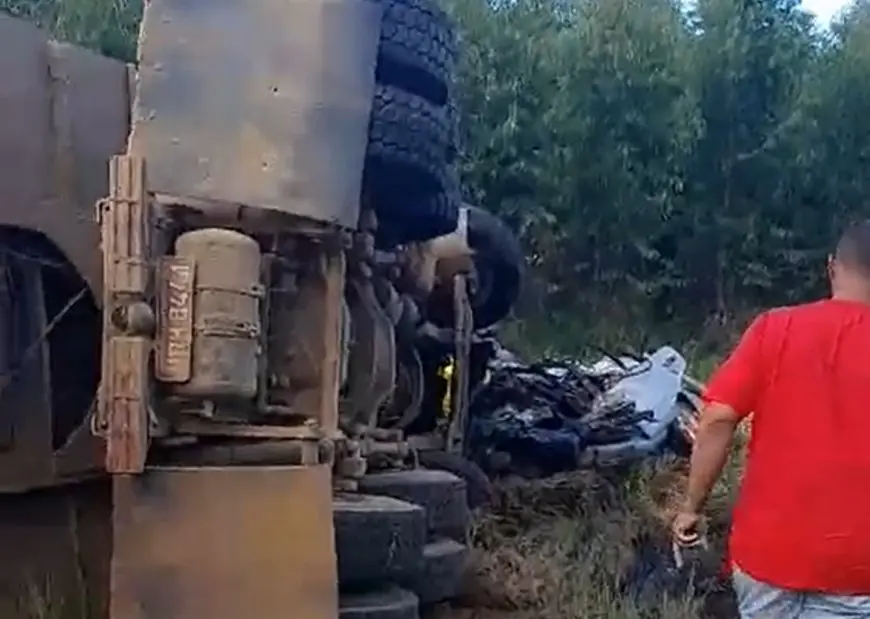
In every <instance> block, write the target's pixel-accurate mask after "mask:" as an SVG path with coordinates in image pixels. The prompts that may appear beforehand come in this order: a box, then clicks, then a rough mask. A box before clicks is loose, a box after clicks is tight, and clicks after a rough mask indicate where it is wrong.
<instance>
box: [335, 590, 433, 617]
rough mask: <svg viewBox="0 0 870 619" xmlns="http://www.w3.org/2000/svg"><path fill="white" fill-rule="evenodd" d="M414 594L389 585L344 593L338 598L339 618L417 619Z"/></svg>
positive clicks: (418, 602) (418, 605)
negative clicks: (360, 591) (359, 591)
mask: <svg viewBox="0 0 870 619" xmlns="http://www.w3.org/2000/svg"><path fill="white" fill-rule="evenodd" d="M419 616H420V600H419V598H418V597H417V595H416V594H414V593H412V592H410V591H406V590H405V589H400V588H399V587H395V586H391V587H384V588H379V589H373V590H370V591H365V592H362V593H344V594H342V595H341V596H339V600H338V618H339V619H418V618H419Z"/></svg>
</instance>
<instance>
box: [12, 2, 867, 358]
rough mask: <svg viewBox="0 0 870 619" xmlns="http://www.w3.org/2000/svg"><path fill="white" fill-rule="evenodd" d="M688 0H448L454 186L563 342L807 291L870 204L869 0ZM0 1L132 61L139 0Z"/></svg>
mask: <svg viewBox="0 0 870 619" xmlns="http://www.w3.org/2000/svg"><path fill="white" fill-rule="evenodd" d="M690 4H691V10H688V9H686V6H684V5H681V4H680V3H678V2H676V0H452V2H451V4H450V7H449V8H450V9H451V11H452V12H453V13H454V15H455V16H456V18H457V21H458V23H459V25H460V29H461V34H462V38H463V41H464V45H465V52H466V53H465V56H464V58H463V61H462V66H461V70H460V75H459V82H458V84H457V95H458V97H459V99H460V104H461V109H462V111H463V121H464V122H463V125H464V137H465V149H464V161H463V177H464V181H465V186H466V189H467V192H468V194H469V196H468V197H469V198H470V199H472V200H475V201H477V202H479V203H480V204H482V205H484V206H486V207H487V208H489V209H492V210H494V211H496V212H498V213H499V214H501V215H503V216H504V217H505V218H506V219H507V220H508V221H509V222H510V223H511V224H512V225H514V226H515V228H516V229H517V230H518V231H519V232H520V234H521V235H522V239H523V242H524V243H525V245H526V247H527V249H528V255H529V261H530V265H531V267H532V272H533V274H534V277H532V278H530V279H531V285H530V286H529V292H528V294H527V295H526V303H525V304H524V306H523V307H522V308H521V309H520V313H521V314H522V315H524V316H526V317H527V318H528V322H529V323H530V324H535V323H536V322H537V323H538V324H540V323H541V321H540V320H537V321H536V317H540V316H545V317H546V325H547V327H548V328H550V329H552V328H553V326H557V327H558V328H560V329H563V330H562V331H561V333H562V335H563V341H568V342H570V341H571V340H572V337H569V334H570V332H569V331H567V330H564V329H567V328H568V327H574V328H575V329H577V330H579V332H580V333H582V337H588V330H582V329H588V328H589V327H590V326H594V325H597V324H598V323H600V322H602V321H604V322H606V323H607V325H608V326H609V327H610V329H613V328H628V329H630V330H631V331H634V332H636V331H637V330H643V328H644V327H645V326H648V325H653V324H655V325H663V324H664V325H668V324H670V325H679V326H680V327H681V328H684V329H685V328H688V329H689V330H690V333H691V334H692V335H695V336H697V335H698V334H699V333H700V332H701V331H702V330H703V329H704V327H705V326H709V325H711V324H715V325H722V324H728V323H729V321H731V320H733V319H734V317H735V316H737V317H740V316H743V315H745V313H746V312H749V311H754V310H755V309H757V308H759V307H764V306H767V305H770V304H780V303H788V302H792V301H796V300H800V299H806V298H810V297H812V296H814V295H817V294H820V293H821V292H823V290H824V277H823V276H824V269H823V265H824V258H825V254H826V253H827V252H828V251H829V249H830V247H831V244H832V243H833V241H834V240H835V238H836V234H837V232H838V230H839V229H840V228H841V227H842V225H843V224H844V223H845V222H846V221H848V220H850V219H853V218H856V217H863V216H867V215H868V214H870V213H868V211H867V209H866V208H864V200H865V196H870V174H865V168H864V167H863V166H864V165H865V164H866V163H867V161H868V157H870V114H868V113H867V112H868V110H870V105H868V104H870V94H868V95H867V96H865V94H864V93H865V90H866V91H867V92H868V93H870V89H867V88H866V85H867V84H868V83H870V0H858V2H857V4H855V5H854V6H853V7H852V8H851V9H850V10H849V11H847V12H846V13H845V14H844V15H843V16H842V17H841V18H840V19H839V20H837V21H835V23H834V24H833V25H832V27H831V28H830V29H829V30H823V29H821V28H818V27H817V26H816V24H814V22H813V20H812V18H811V17H810V16H809V15H807V14H806V13H804V12H803V11H802V10H801V8H800V6H799V4H798V2H797V0H696V1H694V2H692V3H690ZM0 7H3V8H5V9H6V10H7V11H10V12H12V13H14V14H17V15H21V16H24V17H27V18H30V19H32V20H34V21H36V22H37V23H40V24H41V25H43V26H46V27H49V28H51V29H52V30H53V31H54V32H55V34H56V35H57V36H59V37H60V38H64V39H69V40H73V41H76V42H80V43H83V44H85V45H88V46H90V47H92V48H95V49H98V50H100V51H102V52H104V53H107V54H110V55H113V56H116V57H121V58H123V59H125V60H132V59H133V55H134V50H135V30H136V22H137V19H138V15H139V12H140V11H141V4H140V0H0ZM865 176H867V180H865V178H864V177H865ZM598 317H601V319H602V320H599V319H598ZM578 325H580V327H578ZM570 335H572V336H576V335H577V331H575V332H574V333H573V334H570ZM574 339H575V340H576V338H574Z"/></svg>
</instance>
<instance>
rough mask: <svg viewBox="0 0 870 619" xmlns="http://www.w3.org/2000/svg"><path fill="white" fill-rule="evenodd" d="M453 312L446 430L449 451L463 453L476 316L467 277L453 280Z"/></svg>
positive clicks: (460, 276) (462, 275) (458, 276)
mask: <svg viewBox="0 0 870 619" xmlns="http://www.w3.org/2000/svg"><path fill="white" fill-rule="evenodd" d="M453 312H454V317H455V318H454V346H455V352H454V358H453V373H452V376H451V378H452V380H451V384H450V385H449V386H448V388H449V389H451V390H452V396H451V398H450V400H451V403H452V405H453V406H452V409H453V410H452V414H451V416H450V426H449V428H448V429H447V450H448V451H449V452H451V453H457V454H462V453H463V452H464V449H465V429H466V427H467V424H468V421H467V417H468V388H469V380H468V379H469V376H468V374H469V369H470V368H469V367H468V366H469V358H470V356H471V336H472V333H473V331H474V315H473V313H472V311H471V301H470V300H469V298H468V277H467V276H466V275H465V274H463V273H460V274H457V275H455V276H454V277H453Z"/></svg>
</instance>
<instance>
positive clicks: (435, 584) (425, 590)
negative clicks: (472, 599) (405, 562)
mask: <svg viewBox="0 0 870 619" xmlns="http://www.w3.org/2000/svg"><path fill="white" fill-rule="evenodd" d="M467 559H468V547H467V546H465V545H464V544H460V543H458V542H456V541H454V540H448V539H444V540H435V541H433V542H430V543H429V544H426V548H425V549H424V550H423V562H422V564H421V569H420V572H419V574H418V576H417V577H416V578H415V579H414V580H411V581H406V582H404V583H403V584H404V586H406V587H408V588H409V589H411V590H412V591H413V592H414V593H416V594H417V597H418V598H419V599H420V605H421V606H428V605H431V604H437V603H439V602H445V601H447V600H450V599H453V598H455V597H456V596H457V595H458V594H459V589H460V586H461V583H462V575H463V571H464V570H463V568H464V566H465V563H466V561H467Z"/></svg>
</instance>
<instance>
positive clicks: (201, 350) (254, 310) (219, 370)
mask: <svg viewBox="0 0 870 619" xmlns="http://www.w3.org/2000/svg"><path fill="white" fill-rule="evenodd" d="M175 254H176V256H178V257H183V258H187V259H189V260H192V261H193V263H194V265H195V267H194V285H193V343H192V349H193V350H192V353H193V354H192V363H191V374H190V380H189V381H187V382H185V383H180V384H175V385H173V386H172V392H173V393H174V394H175V395H178V396H182V397H185V398H197V399H212V398H215V399H228V398H230V399H248V398H252V397H254V395H256V393H257V356H258V354H259V336H260V329H261V325H260V309H259V306H260V299H261V298H262V296H263V289H262V286H261V284H260V247H259V246H258V245H257V243H256V241H254V240H253V239H252V238H250V237H248V236H246V235H244V234H241V233H239V232H235V231H233V230H224V229H219V228H203V229H199V230H193V231H191V232H186V233H184V234H182V235H181V236H179V237H178V240H177V241H176V243H175Z"/></svg>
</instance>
